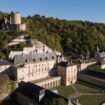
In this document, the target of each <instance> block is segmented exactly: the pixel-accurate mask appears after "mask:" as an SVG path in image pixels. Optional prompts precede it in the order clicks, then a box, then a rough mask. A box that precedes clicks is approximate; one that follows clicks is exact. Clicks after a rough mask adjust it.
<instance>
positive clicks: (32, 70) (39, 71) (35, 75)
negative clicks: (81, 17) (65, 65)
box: [14, 60, 56, 82]
mask: <svg viewBox="0 0 105 105" xmlns="http://www.w3.org/2000/svg"><path fill="white" fill-rule="evenodd" d="M55 63H56V61H55V60H50V61H44V62H39V63H29V64H26V65H24V66H23V67H17V69H16V70H14V75H15V77H16V78H17V82H20V81H25V82H27V81H34V80H38V79H41V78H45V77H49V76H50V73H51V71H52V69H54V66H55Z"/></svg>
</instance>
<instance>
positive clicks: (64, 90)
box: [56, 86, 75, 97]
mask: <svg viewBox="0 0 105 105" xmlns="http://www.w3.org/2000/svg"><path fill="white" fill-rule="evenodd" d="M56 89H57V90H58V92H59V94H60V95H62V96H64V97H68V96H69V95H70V94H73V93H74V92H75V91H74V90H73V88H72V87H71V86H60V87H57V88H56Z"/></svg>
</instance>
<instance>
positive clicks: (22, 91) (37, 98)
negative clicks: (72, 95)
mask: <svg viewBox="0 0 105 105" xmlns="http://www.w3.org/2000/svg"><path fill="white" fill-rule="evenodd" d="M11 97H12V99H14V100H16V101H17V102H18V103H19V104H21V105H45V101H46V100H52V99H54V98H55V99H60V98H62V99H63V100H64V102H65V103H66V104H67V105H76V103H75V102H74V101H72V100H71V99H67V98H65V97H63V96H61V95H59V94H57V93H55V92H53V91H51V90H47V89H45V88H43V87H40V86H38V85H35V84H32V83H30V82H27V83H26V82H20V83H19V87H18V88H17V89H16V90H15V91H14V92H13V93H12V95H11ZM78 105H79V104H78Z"/></svg>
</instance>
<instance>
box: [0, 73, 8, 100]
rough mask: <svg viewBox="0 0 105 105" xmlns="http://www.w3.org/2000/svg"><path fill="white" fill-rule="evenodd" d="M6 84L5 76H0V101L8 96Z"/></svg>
mask: <svg viewBox="0 0 105 105" xmlns="http://www.w3.org/2000/svg"><path fill="white" fill-rule="evenodd" d="M8 82H9V78H8V76H7V75H0V101H2V100H3V99H5V98H6V97H7V96H8V95H9V90H8Z"/></svg>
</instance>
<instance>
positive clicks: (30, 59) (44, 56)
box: [14, 52, 56, 64]
mask: <svg viewBox="0 0 105 105" xmlns="http://www.w3.org/2000/svg"><path fill="white" fill-rule="evenodd" d="M53 59H54V60H56V55H55V53H53V52H50V53H29V54H23V55H22V54H20V55H16V56H15V57H14V64H25V63H35V62H37V63H38V62H42V61H46V60H53Z"/></svg>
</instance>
